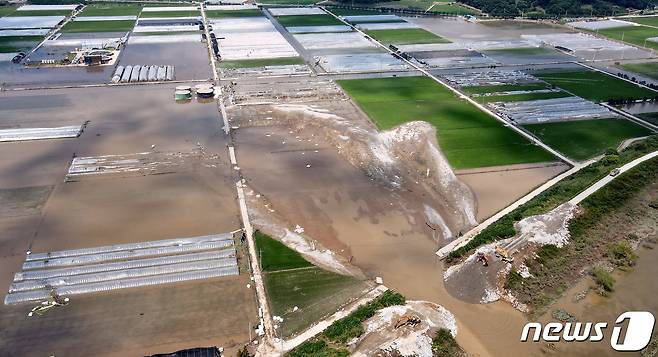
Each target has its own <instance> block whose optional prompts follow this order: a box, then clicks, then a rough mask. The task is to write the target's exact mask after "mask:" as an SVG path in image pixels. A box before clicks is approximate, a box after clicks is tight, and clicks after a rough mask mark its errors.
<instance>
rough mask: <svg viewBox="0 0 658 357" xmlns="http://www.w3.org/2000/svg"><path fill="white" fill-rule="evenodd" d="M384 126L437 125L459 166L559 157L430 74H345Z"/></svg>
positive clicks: (348, 86)
mask: <svg viewBox="0 0 658 357" xmlns="http://www.w3.org/2000/svg"><path fill="white" fill-rule="evenodd" d="M337 82H338V84H339V85H340V86H341V87H342V88H343V89H344V90H345V91H346V92H347V93H348V94H349V95H350V96H351V97H352V98H353V99H354V101H355V102H356V103H357V104H358V105H359V106H360V107H361V108H362V109H363V111H365V112H366V113H367V114H368V116H369V117H370V119H371V120H372V121H373V122H374V123H375V124H376V125H377V127H378V128H379V129H382V130H388V129H391V128H394V127H396V126H398V125H400V124H403V123H406V122H409V121H415V120H421V121H426V122H428V123H430V124H432V125H434V126H435V127H436V128H437V138H438V143H439V146H440V147H441V150H442V152H443V153H444V154H445V156H446V157H447V159H448V161H449V162H450V164H451V165H452V166H453V167H454V168H457V169H464V168H475V167H486V166H497V165H507V164H518V163H531V162H545V161H554V160H555V158H554V157H553V156H552V155H550V154H548V153H547V152H545V151H543V150H542V149H540V148H538V147H537V146H535V145H533V144H532V143H530V142H528V141H527V140H526V139H525V138H523V137H522V136H520V135H519V134H517V133H515V132H514V131H512V130H511V129H509V128H506V127H504V126H503V124H501V123H500V122H498V121H497V120H496V119H494V118H492V117H490V116H489V115H487V114H486V113H484V112H482V111H480V110H479V109H478V108H477V107H475V106H473V105H472V104H470V103H469V102H467V101H465V100H463V99H459V98H457V97H456V96H455V95H454V94H453V93H452V92H450V91H449V90H448V89H446V88H445V87H443V86H441V85H440V84H438V83H436V82H435V81H433V80H432V79H430V78H428V77H394V78H371V79H355V80H340V81H337Z"/></svg>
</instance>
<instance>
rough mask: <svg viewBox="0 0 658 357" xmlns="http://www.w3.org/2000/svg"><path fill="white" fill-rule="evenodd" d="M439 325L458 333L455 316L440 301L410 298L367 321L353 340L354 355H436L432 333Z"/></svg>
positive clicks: (383, 310) (429, 356) (454, 333)
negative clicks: (403, 303) (410, 299)
mask: <svg viewBox="0 0 658 357" xmlns="http://www.w3.org/2000/svg"><path fill="white" fill-rule="evenodd" d="M439 328H446V329H448V330H450V333H451V334H452V335H453V337H454V336H456V335H457V323H456V321H455V317H454V316H453V315H452V314H451V313H450V312H449V311H448V310H446V309H445V308H443V307H442V306H440V305H437V304H434V303H430V302H425V301H408V302H407V304H406V305H404V306H391V307H387V308H384V309H382V310H380V311H378V312H377V314H376V315H375V316H373V317H371V318H370V319H368V320H367V321H365V329H366V332H365V334H364V335H363V336H361V337H360V338H359V339H358V340H356V341H352V343H351V345H352V346H353V348H354V350H353V354H352V355H353V356H375V355H387V356H419V357H425V356H426V357H431V356H432V337H433V336H434V333H435V332H436V330H438V329H439Z"/></svg>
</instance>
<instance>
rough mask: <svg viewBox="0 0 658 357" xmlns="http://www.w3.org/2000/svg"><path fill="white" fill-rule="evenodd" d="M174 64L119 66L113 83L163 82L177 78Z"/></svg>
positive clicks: (113, 76) (113, 77)
mask: <svg viewBox="0 0 658 357" xmlns="http://www.w3.org/2000/svg"><path fill="white" fill-rule="evenodd" d="M175 78H176V77H175V74H174V66H151V65H144V66H142V65H134V66H133V65H127V66H125V67H124V66H117V68H116V70H115V71H114V74H113V75H112V83H135V82H163V81H173V80H174V79H175Z"/></svg>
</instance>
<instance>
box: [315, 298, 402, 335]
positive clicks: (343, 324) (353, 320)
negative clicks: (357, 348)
mask: <svg viewBox="0 0 658 357" xmlns="http://www.w3.org/2000/svg"><path fill="white" fill-rule="evenodd" d="M405 302H406V300H405V298H404V296H402V295H401V294H399V293H397V292H395V291H392V290H387V291H385V292H384V293H383V294H382V295H381V296H380V297H378V298H376V299H375V300H373V301H371V302H369V303H367V304H365V305H363V306H360V307H359V308H358V309H356V311H354V312H353V313H351V314H349V315H348V316H347V317H345V318H342V319H340V320H338V321H336V322H334V323H333V324H331V325H330V326H329V327H327V329H326V330H324V336H325V337H326V338H328V339H329V340H330V341H333V342H340V343H347V341H349V340H351V339H353V338H355V337H359V336H361V335H362V334H363V332H364V329H363V325H362V322H363V321H365V320H367V319H369V318H371V317H372V316H374V315H375V313H376V312H377V310H381V309H383V308H385V307H389V306H393V305H404V304H405Z"/></svg>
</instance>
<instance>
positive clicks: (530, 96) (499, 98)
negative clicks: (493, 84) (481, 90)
mask: <svg viewBox="0 0 658 357" xmlns="http://www.w3.org/2000/svg"><path fill="white" fill-rule="evenodd" d="M570 96H571V95H570V94H569V93H566V92H562V91H559V92H543V93H533V92H529V93H521V94H510V95H489V96H481V97H474V98H473V99H475V100H477V101H478V102H480V103H489V102H523V101H528V100H541V99H554V98H564V97H570Z"/></svg>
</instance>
